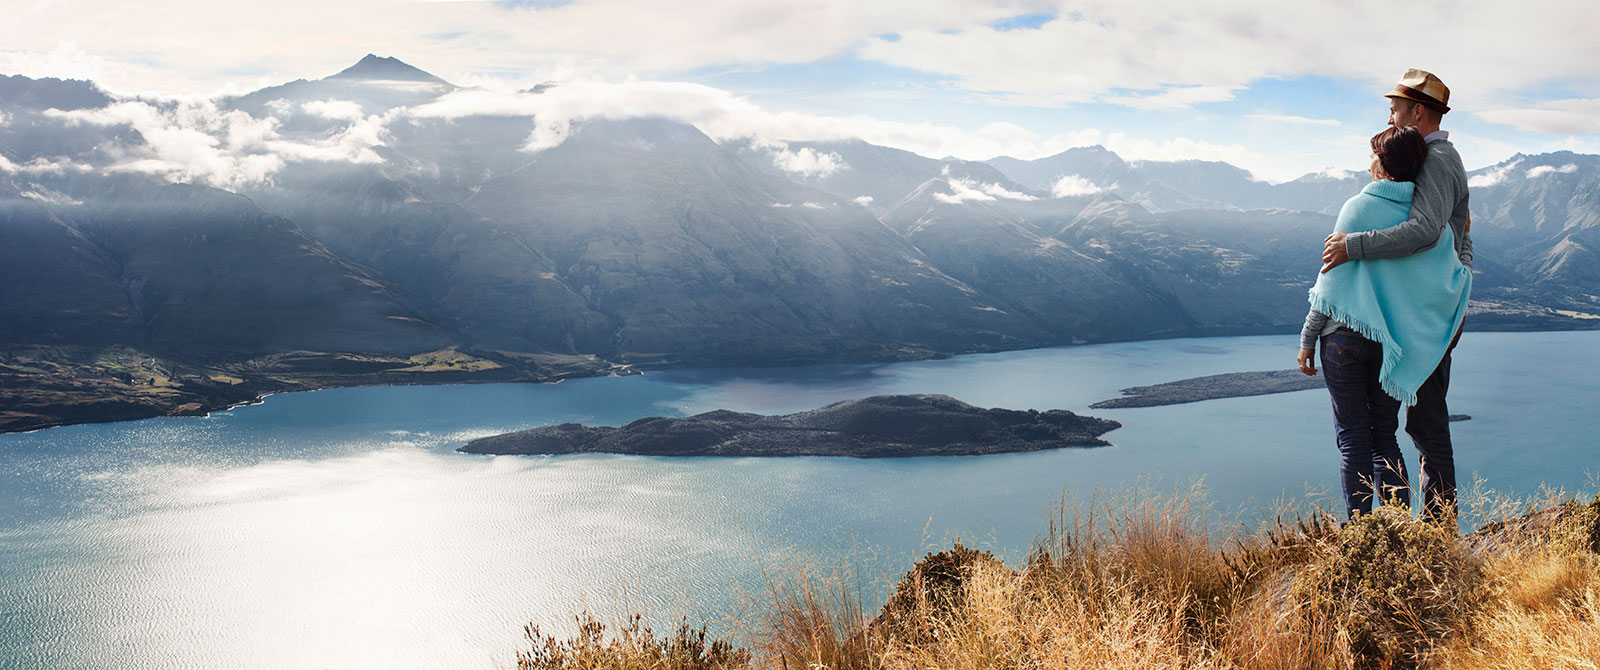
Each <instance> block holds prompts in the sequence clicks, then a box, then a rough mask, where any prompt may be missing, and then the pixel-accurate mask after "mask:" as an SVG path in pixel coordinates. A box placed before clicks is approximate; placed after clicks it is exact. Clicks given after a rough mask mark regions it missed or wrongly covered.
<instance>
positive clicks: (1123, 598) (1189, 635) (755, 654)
mask: <svg viewBox="0 0 1600 670" xmlns="http://www.w3.org/2000/svg"><path fill="white" fill-rule="evenodd" d="M1485 500H1486V499H1485V498H1480V499H1479V500H1478V501H1477V502H1476V503H1475V507H1476V509H1473V510H1472V512H1471V513H1474V514H1478V515H1482V516H1481V518H1497V517H1498V518H1500V519H1503V520H1500V521H1496V522H1492V523H1485V524H1484V525H1483V526H1482V527H1481V528H1479V529H1478V530H1477V531H1476V532H1473V533H1471V534H1468V535H1465V536H1458V535H1457V534H1456V533H1454V532H1451V531H1449V530H1446V529H1443V528H1439V527H1435V526H1432V525H1428V524H1424V523H1421V522H1419V521H1417V520H1415V519H1413V518H1412V517H1411V516H1410V515H1409V514H1407V513H1405V512H1403V511H1401V510H1400V509H1398V508H1394V507H1385V508H1381V509H1380V510H1379V511H1377V512H1375V513H1374V514H1371V515H1368V516H1366V517H1364V518H1362V519H1360V520H1358V521H1357V522H1355V523H1352V524H1349V525H1348V526H1346V527H1344V528H1343V529H1340V528H1339V527H1338V525H1337V524H1336V523H1334V522H1332V521H1331V520H1330V519H1329V518H1328V517H1325V516H1323V517H1304V516H1302V517H1294V518H1286V517H1282V516H1280V517H1278V518H1277V519H1275V520H1273V521H1272V522H1270V523H1267V524H1265V525H1264V526H1263V527H1262V528H1261V529H1259V530H1258V531H1256V532H1253V533H1252V532H1242V533H1238V534H1235V535H1234V536H1232V537H1228V538H1226V539H1221V540H1219V539H1218V536H1217V534H1215V533H1212V532H1210V531H1209V530H1208V529H1207V528H1206V527H1205V523H1204V522H1203V521H1202V519H1203V518H1204V517H1205V516H1206V515H1205V513H1204V512H1203V511H1202V510H1201V509H1200V507H1199V506H1198V505H1197V504H1196V503H1195V499H1194V498H1193V497H1188V498H1180V499H1177V500H1171V499H1168V500H1165V501H1156V502H1148V501H1146V502H1140V503H1135V504H1131V505H1099V506H1097V507H1096V508H1095V509H1093V510H1091V511H1090V512H1089V513H1087V514H1075V515H1068V514H1063V515H1062V516H1061V520H1060V522H1059V523H1053V524H1052V527H1051V528H1050V530H1049V532H1047V533H1046V534H1045V536H1044V538H1043V539H1041V540H1040V541H1039V542H1038V543H1036V545H1035V547H1034V548H1033V550H1032V552H1030V555H1029V557H1028V559H1027V561H1026V563H1025V564H1024V565H1021V566H1015V567H1011V566H1006V565H1005V564H1004V563H1003V562H1001V561H1000V560H999V559H997V558H995V557H994V556H993V555H992V554H990V553H988V552H985V551H977V550H973V549H970V548H967V547H964V546H962V545H961V544H960V543H957V544H956V545H955V546H954V547H953V548H952V549H950V550H947V551H941V552H938V553H933V554H929V555H928V556H927V557H926V558H924V559H922V560H921V561H919V562H917V564H916V565H915V566H913V568H912V569H911V570H910V571H909V572H907V573H906V574H905V576H904V577H903V578H902V579H901V580H900V582H899V583H898V585H897V586H896V587H895V590H894V592H893V594H892V595H891V596H890V597H889V600H888V602H887V603H886V604H885V605H884V607H883V609H882V610H881V611H879V612H877V613H875V614H874V613H870V612H868V611H867V610H866V609H865V608H864V607H863V605H862V602H863V598H862V594H861V592H860V590H859V588H858V587H847V586H843V585H841V584H839V583H835V582H829V581H827V580H818V579H813V578H809V577H804V576H800V577H794V578H792V579H789V580H787V581H784V580H781V579H780V580H778V582H779V583H775V584H774V585H773V586H772V588H771V589H770V591H769V593H768V596H769V597H768V598H767V599H766V600H765V601H764V602H763V603H762V604H761V605H759V606H758V607H757V612H756V614H757V616H755V617H753V618H747V619H746V620H745V621H743V622H742V623H741V624H740V625H737V626H735V629H736V630H737V631H738V632H737V633H735V635H734V637H733V639H731V640H719V639H714V638H710V637H708V636H707V633H706V630H705V629H704V628H701V629H698V630H697V629H693V628H691V627H689V625H688V624H687V623H682V624H680V625H679V626H678V628H677V629H676V630H675V631H673V632H672V633H671V634H669V635H660V634H657V633H656V632H654V631H652V630H651V629H650V628H649V627H648V626H646V625H644V624H643V623H642V622H641V618H640V617H638V616H637V615H635V616H633V617H632V618H629V619H627V620H626V621H623V622H622V623H620V624H607V623H603V622H601V621H599V620H597V619H595V618H593V617H592V616H590V615H588V614H584V615H582V616H580V617H578V619H577V623H578V632H577V634H576V635H574V636H572V637H569V638H561V637H557V636H551V635H548V634H545V633H544V632H543V631H542V630H541V629H540V628H539V627H538V626H535V625H530V626H529V627H528V628H527V631H526V632H527V638H528V643H529V646H528V647H527V648H526V649H525V650H523V651H519V652H518V653H517V661H518V663H517V665H518V668H519V669H528V670H567V669H572V670H576V669H579V668H582V669H595V670H599V669H608V670H646V669H649V670H701V669H719V670H726V669H734V668H785V669H788V668H796V669H798V668H829V669H835V670H847V669H848V670H855V669H863V670H865V669H871V670H877V669H899V668H906V669H911V668H941V669H942V668H948V669H950V670H957V669H960V670H968V669H985V668H1030V669H1031V668H1039V669H1048V668H1060V669H1063V670H1064V669H1067V668H1417V667H1422V668H1595V667H1597V666H1600V497H1596V498H1595V499H1594V500H1592V501H1589V502H1582V501H1578V500H1572V499H1568V500H1565V501H1560V502H1557V501H1556V500H1555V497H1554V496H1552V497H1551V499H1550V500H1547V501H1546V502H1545V503H1543V504H1540V505H1537V506H1536V507H1537V508H1538V509H1537V511H1534V512H1529V513H1522V512H1523V511H1524V510H1526V509H1528V508H1529V507H1530V506H1528V505H1520V504H1513V503H1506V502H1499V503H1497V504H1490V503H1487V502H1485Z"/></svg>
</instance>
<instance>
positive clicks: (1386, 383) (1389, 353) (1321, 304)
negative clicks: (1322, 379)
mask: <svg viewBox="0 0 1600 670" xmlns="http://www.w3.org/2000/svg"><path fill="white" fill-rule="evenodd" d="M1309 293H1310V298H1311V308H1312V309H1314V310H1317V311H1319V312H1322V313H1323V314H1327V315H1328V318H1331V319H1333V320H1335V321H1340V322H1343V323H1344V324H1345V325H1346V326H1349V327H1350V329H1351V330H1354V331H1356V332H1357V333H1360V334H1361V336H1362V337H1365V338H1367V339H1369V340H1372V341H1373V342H1377V343H1379V344H1381V345H1383V366H1382V368H1380V369H1379V371H1378V383H1379V384H1380V385H1382V386H1383V392H1384V393H1387V394H1389V397H1391V398H1394V399H1396V400H1399V401H1400V403H1401V404H1403V405H1405V406H1406V407H1410V406H1412V405H1415V404H1417V389H1405V388H1401V387H1400V385H1398V384H1396V383H1395V381H1394V380H1393V379H1392V378H1390V375H1388V374H1387V373H1388V372H1389V371H1390V370H1393V369H1394V366H1396V365H1399V364H1400V358H1401V356H1403V355H1404V352H1402V351H1401V350H1400V345H1399V344H1396V343H1395V342H1394V338H1393V337H1390V335H1389V332H1388V331H1387V330H1383V329H1379V328H1374V327H1372V325H1371V324H1369V323H1367V322H1365V321H1362V320H1360V319H1357V318H1355V317H1353V316H1351V315H1350V313H1349V312H1346V311H1344V310H1343V309H1339V308H1338V307H1335V306H1333V304H1331V303H1329V302H1328V299H1327V298H1325V297H1323V296H1320V295H1317V292H1316V289H1315V288H1313V289H1312V290H1311V291H1310V292H1309ZM1435 365H1437V363H1436V364H1435ZM1323 374H1327V371H1323Z"/></svg>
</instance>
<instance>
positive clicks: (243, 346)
mask: <svg viewBox="0 0 1600 670" xmlns="http://www.w3.org/2000/svg"><path fill="white" fill-rule="evenodd" d="M81 195H82V196H83V198H84V204H83V205H63V206H56V207H53V208H51V209H52V213H53V214H54V215H55V216H57V217H59V218H60V219H61V220H63V221H66V222H68V223H70V225H71V227H72V228H73V229H74V231H76V233H78V234H80V235H81V236H82V238H83V239H84V240H87V241H90V242H92V243H93V245H94V247H95V248H97V249H98V253H99V254H101V255H103V257H104V258H107V259H109V260H110V262H111V264H112V265H111V268H112V269H111V272H112V273H114V276H115V278H116V282H117V285H116V288H117V291H118V295H119V296H120V297H122V298H123V300H124V301H125V304H126V305H127V307H128V308H129V309H130V310H131V312H132V313H133V314H134V315H135V316H136V318H137V320H138V322H139V324H140V325H141V326H142V331H143V332H142V338H141V340H140V341H136V342H130V343H129V344H135V345H149V346H152V347H157V348H161V349H165V350H170V351H177V352H182V353H184V354H187V355H196V356H211V355H252V354H259V353H270V352H281V351H290V350H297V349H307V350H316V351H366V352H384V353H414V352H418V351H426V350H429V349H432V348H437V347H440V346H443V345H444V344H445V343H446V342H447V341H448V337H447V333H445V332H444V331H442V330H441V329H439V328H438V327H437V326H434V325H433V324H430V323H427V322H425V321H422V320H420V319H419V318H418V317H417V314H416V312H415V311H414V310H412V309H411V308H409V307H408V306H407V305H406V304H405V303H404V301H403V300H402V299H401V298H400V297H399V295H398V294H397V293H396V292H395V291H394V290H393V289H391V288H390V287H388V286H386V285H385V284H383V283H382V282H381V281H379V280H378V279H377V278H376V277H374V276H373V275H372V274H371V272H369V271H368V270H366V269H364V268H361V267H360V266H357V265H355V264H352V263H350V262H349V261H347V260H345V259H343V258H340V257H338V256H336V255H334V254H333V253H331V252H329V251H328V250H327V249H326V248H325V247H323V246H322V245H321V244H319V243H317V242H316V241H315V240H313V239H311V238H310V237H308V236H307V235H306V234H305V233H304V232H302V231H301V230H300V229H298V228H296V227H295V226H294V225H293V224H291V223H290V222H288V221H286V220H284V219H282V218H279V217H275V216H272V215H270V214H267V213H266V212H263V211H261V210H260V209H259V208H257V207H256V206H254V205H253V204H252V203H251V202H250V201H249V200H247V199H245V198H243V197H240V196H238V195H234V194H230V193H227V192H224V191H219V190H216V189H211V188H206V187H198V186H186V185H153V184H149V183H144V182H142V181H141V180H137V179H121V180H117V181H116V182H115V183H114V184H110V185H107V186H106V187H103V188H102V190H101V191H100V192H99V193H97V194H81ZM12 211H13V212H20V211H22V210H15V209H14V210H12ZM44 262H46V260H45V259H44V258H38V259H35V263H39V264H42V263H44ZM30 271H32V270H30ZM104 284H105V283H104V282H101V283H100V284H99V285H98V286H99V287H101V288H104V287H105V286H104ZM110 302H112V300H111V298H109V297H106V296H103V295H96V296H95V299H94V301H89V302H86V303H85V304H84V305H82V306H80V305H73V306H71V307H69V309H80V308H81V309H89V308H92V307H94V306H95V305H104V304H108V303H110ZM83 335H84V334H82V333H80V334H79V336H80V337H82V336H83Z"/></svg>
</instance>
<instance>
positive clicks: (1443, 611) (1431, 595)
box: [1293, 506, 1480, 668]
mask: <svg viewBox="0 0 1600 670" xmlns="http://www.w3.org/2000/svg"><path fill="white" fill-rule="evenodd" d="M1478 575H1479V571H1478V568H1477V567H1476V565H1475V564H1474V563H1473V561H1472V560H1471V559H1470V558H1469V557H1468V555H1467V554H1466V553H1465V552H1464V551H1463V550H1462V546H1461V543H1460V541H1459V540H1458V538H1457V537H1456V536H1455V534H1454V533H1452V532H1451V531H1450V529H1447V528H1444V527H1441V526H1438V525H1435V524H1430V523H1425V522H1421V521H1418V520H1415V519H1413V518H1412V517H1411V515H1410V513H1409V511H1408V510H1406V509H1404V508H1400V507H1393V506H1384V507H1381V508H1379V509H1378V510H1377V511H1375V512H1373V513H1372V514H1368V515H1364V516H1361V517H1358V518H1357V519H1356V520H1355V521H1352V522H1351V523H1350V524H1349V525H1347V526H1345V528H1344V529H1343V530H1341V531H1340V532H1339V534H1338V535H1337V536H1336V537H1335V538H1334V540H1333V541H1332V542H1330V543H1328V544H1327V545H1326V546H1325V547H1323V548H1322V550H1321V551H1320V552H1319V555H1317V556H1314V557H1313V560H1312V562H1311V563H1310V564H1309V565H1307V566H1306V567H1305V568H1304V569H1303V570H1302V571H1301V572H1300V574H1299V575H1298V577H1297V578H1296V580H1295V584H1294V587H1293V593H1294V595H1295V597H1296V598H1297V599H1298V600H1299V601H1300V602H1302V603H1304V604H1305V605H1306V606H1307V608H1306V613H1307V614H1308V615H1309V616H1311V617H1312V618H1313V622H1314V623H1315V624H1317V625H1329V626H1334V627H1336V628H1337V629H1339V630H1342V631H1343V632H1344V633H1345V635H1347V636H1348V638H1349V640H1350V650H1351V652H1352V653H1353V654H1354V656H1355V657H1356V659H1357V660H1358V661H1359V662H1360V664H1361V665H1362V666H1365V667H1386V668H1411V667H1416V666H1417V665H1418V664H1420V663H1421V662H1422V661H1423V660H1424V658H1425V657H1426V655H1427V653H1428V652H1429V651H1430V650H1431V649H1432V648H1433V646H1434V645H1435V644H1436V643H1438V642H1439V641H1440V640H1442V639H1444V638H1445V636H1446V635H1449V634H1451V633H1453V632H1458V631H1460V630H1461V629H1463V628H1464V627H1465V626H1466V624H1467V622H1468V620H1469V616H1470V614H1471V613H1472V611H1473V610H1474V608H1475V603H1476V601H1477V600H1478V599H1479V597H1480V594H1479V592H1478V588H1477V585H1478V583H1479V582H1480V579H1479V577H1478Z"/></svg>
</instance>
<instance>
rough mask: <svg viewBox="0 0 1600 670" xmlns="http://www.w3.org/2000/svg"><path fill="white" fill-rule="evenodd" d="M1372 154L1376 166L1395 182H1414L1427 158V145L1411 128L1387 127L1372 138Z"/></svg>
mask: <svg viewBox="0 0 1600 670" xmlns="http://www.w3.org/2000/svg"><path fill="white" fill-rule="evenodd" d="M1372 153H1374V154H1376V155H1377V156H1378V164H1379V165H1382V166H1383V171H1384V172H1386V173H1388V175H1389V178H1390V179H1393V180H1395V181H1416V179H1417V173H1418V172H1421V171H1422V160H1423V159H1424V158H1427V157H1428V143H1427V142H1424V141H1423V140H1422V133H1421V132H1420V131H1418V130H1417V129H1416V128H1415V127H1413V126H1406V127H1404V128H1394V127H1389V128H1385V129H1383V132H1381V133H1378V134H1377V135H1373V136H1372Z"/></svg>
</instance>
